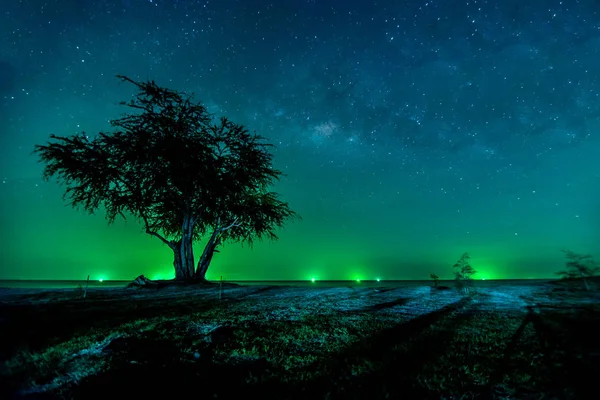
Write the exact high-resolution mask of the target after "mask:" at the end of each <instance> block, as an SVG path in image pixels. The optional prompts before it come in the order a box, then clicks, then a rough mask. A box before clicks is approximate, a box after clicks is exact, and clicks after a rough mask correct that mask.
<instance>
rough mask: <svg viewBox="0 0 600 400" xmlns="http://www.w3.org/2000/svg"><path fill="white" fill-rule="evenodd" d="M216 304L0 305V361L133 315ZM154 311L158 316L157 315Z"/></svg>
mask: <svg viewBox="0 0 600 400" xmlns="http://www.w3.org/2000/svg"><path fill="white" fill-rule="evenodd" d="M215 304H216V303H215V302H214V301H207V300H202V299H199V300H198V301H197V302H190V301H189V297H188V298H187V299H186V298H182V299H176V298H175V299H174V298H165V299H161V298H140V299H132V300H131V301H123V300H120V299H116V300H106V301H100V302H86V301H84V300H81V299H77V300H68V301H61V302H53V303H45V304H33V305H32V304H14V305H11V304H9V305H0V316H1V317H2V320H3V321H2V326H1V327H2V335H3V340H2V341H0V361H1V360H7V359H8V358H10V357H12V356H13V355H15V354H16V353H17V352H18V351H37V350H40V349H42V348H44V347H46V346H52V345H54V344H57V343H60V342H61V341H63V340H65V339H70V338H72V337H74V336H78V335H82V334H85V333H86V332H89V331H91V330H94V329H102V328H105V327H107V326H109V327H110V326H116V325H119V324H122V323H126V322H130V321H131V318H132V315H134V316H135V318H136V319H145V318H156V317H157V316H160V315H169V316H177V315H186V314H190V313H193V312H199V311H203V310H207V309H211V308H213V307H215ZM157 310H160V312H161V314H157ZM107 324H108V325H107Z"/></svg>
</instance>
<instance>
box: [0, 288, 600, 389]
mask: <svg viewBox="0 0 600 400" xmlns="http://www.w3.org/2000/svg"><path fill="white" fill-rule="evenodd" d="M219 297H221V298H220V299H219ZM0 298H1V299H2V302H1V304H0V329H1V332H2V336H3V338H4V339H3V340H2V341H1V343H0V359H1V360H2V361H3V365H2V370H1V371H0V379H1V380H0V387H2V390H3V393H0V397H2V398H35V399H40V398H48V399H53V398H73V399H90V398H107V397H110V396H115V395H119V396H123V395H128V396H157V395H162V396H169V398H179V397H184V396H186V397H190V394H189V393H193V394H195V395H194V396H193V397H200V398H229V397H240V396H241V395H242V394H243V395H244V396H252V395H255V396H260V397H261V398H263V399H264V398H273V399H285V398H311V399H317V398H329V399H334V398H357V399H358V398H369V399H376V398H407V399H408V398H411V399H475V398H478V399H484V398H496V399H515V398H516V399H542V398H544V399H553V398H556V399H579V398H590V397H589V396H590V394H594V393H595V392H594V390H595V389H594V388H595V387H596V386H597V385H596V382H595V379H597V378H598V377H599V376H600V293H599V291H598V290H592V291H583V290H581V289H579V288H572V289H571V288H568V287H567V286H566V285H564V284H556V283H546V284H535V285H518V286H510V285H501V284H500V285H498V286H497V287H486V288H479V289H476V290H475V292H474V293H472V294H471V295H470V296H465V295H463V294H462V293H458V292H457V291H455V290H453V289H448V290H434V289H431V288H430V287H427V286H422V287H406V288H386V287H385V286H382V287H378V288H358V287H333V288H310V287H282V286H235V285H227V286H225V287H224V288H223V290H222V294H221V295H219V287H218V286H216V285H208V286H207V285H204V286H187V287H166V288H162V289H119V288H112V289H101V288H94V289H93V290H91V291H90V292H89V293H88V296H87V298H86V299H85V300H84V299H82V298H81V293H80V292H79V291H77V290H56V291H39V290H38V291H28V292H27V293H21V292H19V291H18V290H16V291H7V292H5V293H4V295H2V296H1V297H0Z"/></svg>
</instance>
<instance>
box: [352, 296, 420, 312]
mask: <svg viewBox="0 0 600 400" xmlns="http://www.w3.org/2000/svg"><path fill="white" fill-rule="evenodd" d="M410 300H411V299H410V298H399V299H397V300H392V301H386V302H384V303H377V304H373V305H372V306H368V307H363V308H361V309H360V310H359V311H363V312H369V311H381V310H385V309H388V308H393V307H396V306H403V305H405V304H406V303H408V302H409V301H410Z"/></svg>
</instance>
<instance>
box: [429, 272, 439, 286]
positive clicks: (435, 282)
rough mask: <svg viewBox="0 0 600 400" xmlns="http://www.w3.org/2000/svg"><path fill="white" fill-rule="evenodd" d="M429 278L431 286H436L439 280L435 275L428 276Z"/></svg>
mask: <svg viewBox="0 0 600 400" xmlns="http://www.w3.org/2000/svg"><path fill="white" fill-rule="evenodd" d="M429 277H430V278H431V280H432V281H433V286H436V287H437V285H438V280H439V279H440V277H439V276H437V275H436V274H429Z"/></svg>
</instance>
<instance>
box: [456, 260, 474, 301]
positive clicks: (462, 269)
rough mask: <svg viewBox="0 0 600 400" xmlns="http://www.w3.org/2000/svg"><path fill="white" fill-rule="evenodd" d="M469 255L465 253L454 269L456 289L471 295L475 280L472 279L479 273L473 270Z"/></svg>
mask: <svg viewBox="0 0 600 400" xmlns="http://www.w3.org/2000/svg"><path fill="white" fill-rule="evenodd" d="M470 259H471V256H469V253H464V254H463V255H462V256H461V257H460V259H459V260H458V261H457V262H456V264H454V265H453V266H452V268H454V285H455V287H456V289H457V290H458V291H460V292H463V293H465V294H471V289H472V287H473V279H472V278H471V276H472V275H474V274H475V273H476V272H477V271H475V270H474V269H473V267H472V266H471V264H470V262H469V260H470Z"/></svg>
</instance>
